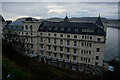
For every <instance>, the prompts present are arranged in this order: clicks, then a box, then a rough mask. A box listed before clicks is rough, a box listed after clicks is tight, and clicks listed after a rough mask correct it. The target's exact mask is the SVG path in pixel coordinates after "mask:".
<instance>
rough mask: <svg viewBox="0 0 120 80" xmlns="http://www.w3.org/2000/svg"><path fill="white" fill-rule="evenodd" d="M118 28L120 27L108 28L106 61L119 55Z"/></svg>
mask: <svg viewBox="0 0 120 80" xmlns="http://www.w3.org/2000/svg"><path fill="white" fill-rule="evenodd" d="M118 30H120V29H116V28H107V37H106V49H105V55H104V60H105V61H108V60H111V59H114V58H117V57H118Z"/></svg>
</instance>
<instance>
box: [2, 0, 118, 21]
mask: <svg viewBox="0 0 120 80" xmlns="http://www.w3.org/2000/svg"><path fill="white" fill-rule="evenodd" d="M5 1H7V0H5ZM9 1H10V0H9ZM18 1H19V0H18ZM29 1H30V0H29ZM98 1H99V0H98ZM109 1H113V0H109ZM114 1H116V2H99V3H98V2H3V3H2V15H3V16H4V18H5V19H12V20H15V19H17V18H21V17H28V16H31V17H35V18H51V17H61V18H63V17H65V15H66V13H67V15H68V17H98V15H99V13H100V15H101V17H105V18H113V19H117V18H118V3H117V0H114Z"/></svg>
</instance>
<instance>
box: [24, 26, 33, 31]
mask: <svg viewBox="0 0 120 80" xmlns="http://www.w3.org/2000/svg"><path fill="white" fill-rule="evenodd" d="M28 28H30V30H31V31H32V30H33V27H32V25H30V27H28V25H25V29H26V30H28Z"/></svg>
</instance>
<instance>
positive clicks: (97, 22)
mask: <svg viewBox="0 0 120 80" xmlns="http://www.w3.org/2000/svg"><path fill="white" fill-rule="evenodd" d="M95 23H96V24H97V25H98V26H99V27H101V28H104V26H103V23H102V20H101V18H100V15H99V17H98V18H97V20H96V21H95Z"/></svg>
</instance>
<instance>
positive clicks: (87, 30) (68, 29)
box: [40, 27, 94, 33]
mask: <svg viewBox="0 0 120 80" xmlns="http://www.w3.org/2000/svg"><path fill="white" fill-rule="evenodd" d="M40 29H41V30H43V29H44V27H40ZM48 30H50V31H51V30H55V31H57V30H58V27H55V28H54V29H52V27H49V28H48ZM59 30H60V31H64V30H65V28H64V27H61V28H60V29H59ZM67 31H75V32H78V31H81V32H88V33H93V32H94V29H91V28H89V29H85V28H84V29H81V30H79V29H78V28H75V29H72V28H67Z"/></svg>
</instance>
